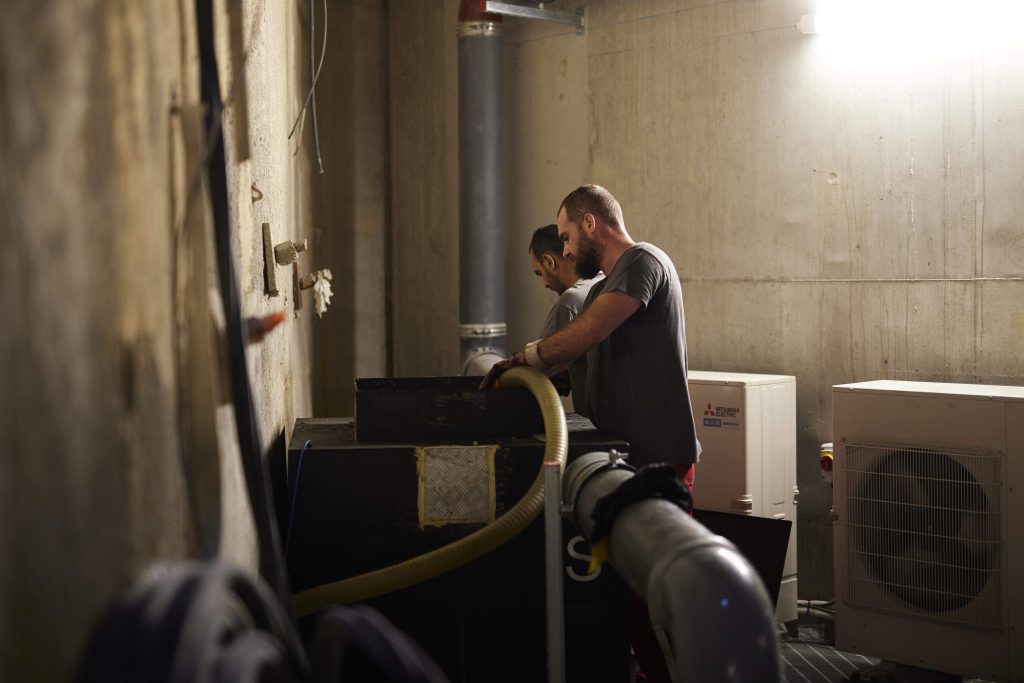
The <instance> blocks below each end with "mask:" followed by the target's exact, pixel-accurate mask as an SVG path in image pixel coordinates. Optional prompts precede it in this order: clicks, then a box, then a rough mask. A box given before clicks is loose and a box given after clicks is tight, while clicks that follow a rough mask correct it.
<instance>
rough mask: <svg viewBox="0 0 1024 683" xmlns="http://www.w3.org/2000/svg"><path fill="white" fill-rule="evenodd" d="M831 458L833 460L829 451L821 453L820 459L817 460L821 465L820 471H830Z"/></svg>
mask: <svg viewBox="0 0 1024 683" xmlns="http://www.w3.org/2000/svg"><path fill="white" fill-rule="evenodd" d="M832 460H833V456H832V454H831V453H823V454H822V456H821V460H819V461H818V462H819V464H820V465H821V471H822V472H831V471H832Z"/></svg>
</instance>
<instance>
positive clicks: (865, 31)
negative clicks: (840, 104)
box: [797, 0, 1024, 66]
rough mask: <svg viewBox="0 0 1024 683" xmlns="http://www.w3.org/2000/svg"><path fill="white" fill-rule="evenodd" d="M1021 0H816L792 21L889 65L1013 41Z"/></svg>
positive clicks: (1022, 15)
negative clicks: (812, 7)
mask: <svg viewBox="0 0 1024 683" xmlns="http://www.w3.org/2000/svg"><path fill="white" fill-rule="evenodd" d="M1022 25H1024V0H820V2H819V5H818V10H817V12H815V13H814V14H813V15H804V16H803V17H801V19H800V23H799V24H797V28H799V29H800V30H801V31H802V32H804V33H817V34H820V35H821V36H822V40H823V41H827V42H828V43H829V44H830V45H832V46H833V47H834V48H835V49H836V50H841V51H843V52H844V53H846V54H847V55H849V54H850V53H851V52H853V53H857V54H860V55H862V56H863V57H864V58H866V59H878V60H890V63H891V64H892V65H894V66H895V65H898V64H899V63H911V62H921V61H932V60H934V59H935V58H942V57H945V56H949V55H950V54H956V53H958V52H962V51H964V50H970V49H974V48H979V47H980V48H987V47H1002V46H1012V45H1016V44H1017V43H1018V42H1020V41H1019V39H1018V35H1019V33H1020V29H1021V26H1022Z"/></svg>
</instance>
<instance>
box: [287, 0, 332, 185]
mask: <svg viewBox="0 0 1024 683" xmlns="http://www.w3.org/2000/svg"><path fill="white" fill-rule="evenodd" d="M309 39H310V40H311V41H312V40H313V36H312V35H310V37H309ZM326 55H327V0H324V39H323V45H322V46H321V50H320V64H319V65H317V67H316V75H314V76H313V82H312V84H311V85H310V86H309V94H307V95H306V101H305V102H303V103H302V109H300V110H299V114H298V116H296V117H295V123H293V124H292V129H291V131H289V133H288V139H289V140H291V139H292V135H294V134H295V129H296V127H298V125H299V122H300V121H302V120H304V118H305V115H306V107H308V106H309V101H310V99H312V97H313V93H314V92H315V89H316V84H317V81H319V80H320V71H321V69H323V67H324V57H325V56H326ZM321 172H322V171H321Z"/></svg>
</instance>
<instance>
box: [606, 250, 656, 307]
mask: <svg viewBox="0 0 1024 683" xmlns="http://www.w3.org/2000/svg"><path fill="white" fill-rule="evenodd" d="M622 258H623V259H625V261H623V264H622V265H623V266H624V267H623V268H621V269H619V268H618V267H616V271H617V272H613V273H612V274H611V275H610V276H608V277H607V278H606V282H605V286H604V289H603V290H602V291H601V293H602V294H605V293H607V292H623V293H625V294H628V295H630V296H631V297H633V298H634V299H636V300H637V301H639V302H640V306H641V308H647V305H648V304H649V303H651V299H653V298H654V295H655V293H656V292H657V291H658V288H659V287H661V285H662V283H663V282H664V280H665V268H664V267H663V266H662V264H661V263H660V262H659V261H658V259H657V258H656V257H655V256H654V255H653V254H651V253H649V252H647V251H644V250H642V249H634V250H630V251H627V252H626V253H624V254H623V255H622Z"/></svg>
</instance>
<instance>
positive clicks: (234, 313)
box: [195, 0, 291, 612]
mask: <svg viewBox="0 0 1024 683" xmlns="http://www.w3.org/2000/svg"><path fill="white" fill-rule="evenodd" d="M195 8H196V27H197V33H198V44H199V67H200V90H201V95H202V100H203V103H204V104H205V105H206V118H205V126H206V134H207V145H208V151H209V154H208V158H207V164H206V170H207V179H208V183H209V196H210V205H211V207H210V208H211V213H212V215H213V226H214V238H215V240H214V241H215V245H216V258H217V272H218V276H219V280H220V291H221V298H222V300H223V304H224V318H225V327H226V333H227V346H228V366H229V371H230V382H231V396H232V401H233V405H234V413H235V427H236V430H237V433H238V447H239V452H240V453H241V459H242V469H243V472H244V475H245V483H246V490H247V492H248V494H249V503H250V508H251V510H252V515H253V522H254V525H255V527H256V537H257V545H258V546H259V568H260V576H262V577H263V578H264V579H265V580H266V581H267V583H269V584H270V585H271V586H272V587H273V589H274V591H275V592H276V593H277V595H278V598H279V599H280V600H281V604H282V605H283V606H284V608H285V609H286V610H288V611H289V612H290V609H291V600H290V595H291V590H290V589H289V586H288V575H287V572H286V571H285V569H284V558H283V557H282V555H281V542H280V538H279V537H278V530H277V525H276V524H275V523H274V521H273V519H272V516H271V510H272V508H273V504H272V501H273V494H272V493H271V490H270V486H269V482H268V479H267V476H266V472H265V471H264V462H263V450H262V447H261V445H260V436H259V430H258V429H257V426H256V418H255V409H254V407H253V402H252V391H251V387H250V385H249V370H248V365H247V362H246V356H245V349H246V346H247V344H248V340H247V338H246V337H247V335H246V332H247V330H246V327H245V325H244V324H243V320H242V312H241V301H240V296H239V292H238V284H237V281H236V279H235V272H234V261H233V258H232V253H231V225H230V220H229V213H228V203H229V199H228V182H227V160H226V156H225V150H224V136H223V135H221V132H222V122H221V115H222V112H223V102H222V100H221V94H220V79H219V74H218V70H217V54H216V47H215V35H214V21H213V0H196V4H195Z"/></svg>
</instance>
